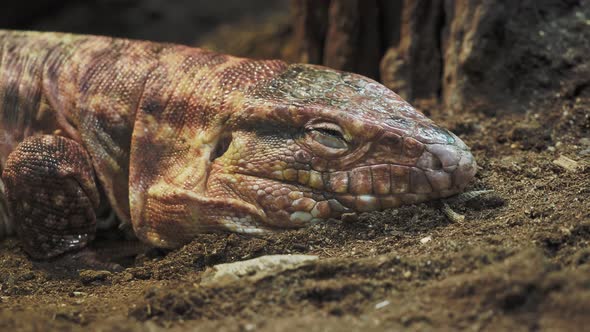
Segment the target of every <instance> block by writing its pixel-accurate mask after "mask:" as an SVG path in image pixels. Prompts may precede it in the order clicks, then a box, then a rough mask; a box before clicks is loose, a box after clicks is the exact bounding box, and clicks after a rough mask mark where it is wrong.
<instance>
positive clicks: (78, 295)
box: [70, 291, 88, 297]
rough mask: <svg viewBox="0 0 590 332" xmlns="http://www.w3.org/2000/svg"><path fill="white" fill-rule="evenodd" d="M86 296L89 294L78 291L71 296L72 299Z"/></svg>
mask: <svg viewBox="0 0 590 332" xmlns="http://www.w3.org/2000/svg"><path fill="white" fill-rule="evenodd" d="M86 295H88V294H86V293H85V292H76V291H74V292H72V293H71V294H70V296H72V297H84V296H86Z"/></svg>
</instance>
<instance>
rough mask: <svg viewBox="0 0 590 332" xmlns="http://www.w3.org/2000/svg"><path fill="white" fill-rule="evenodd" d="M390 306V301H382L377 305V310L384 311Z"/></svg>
mask: <svg viewBox="0 0 590 332" xmlns="http://www.w3.org/2000/svg"><path fill="white" fill-rule="evenodd" d="M388 305H389V301H387V300H385V301H381V302H379V303H377V304H375V309H377V310H379V309H383V308H385V307H387V306H388Z"/></svg>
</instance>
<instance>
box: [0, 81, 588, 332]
mask: <svg viewBox="0 0 590 332" xmlns="http://www.w3.org/2000/svg"><path fill="white" fill-rule="evenodd" d="M572 91H573V92H571V93H565V94H564V93H559V91H553V92H551V93H545V92H544V93H543V94H539V98H537V100H536V101H535V102H533V103H530V104H527V105H522V107H523V108H524V109H525V111H524V112H518V113H513V112H502V110H498V111H497V112H494V114H489V112H482V113H477V112H470V113H468V114H449V113H447V112H445V111H444V110H443V108H442V107H439V106H432V104H428V103H423V104H421V105H418V106H420V107H421V108H422V109H423V110H424V111H425V112H426V113H427V114H428V115H429V116H430V117H431V118H433V119H434V120H435V121H436V122H438V123H439V124H441V125H443V126H444V127H447V128H449V129H450V130H451V131H453V132H454V133H456V134H457V135H459V136H460V137H461V138H462V139H463V140H464V141H465V142H466V143H467V144H468V145H469V146H470V147H471V148H472V151H473V153H474V155H475V157H476V160H477V162H478V164H479V171H478V174H477V176H476V180H475V181H474V183H473V185H472V186H471V187H470V188H469V189H474V190H481V189H489V190H493V191H494V192H493V193H490V194H487V195H485V196H481V197H479V198H476V199H474V200H472V201H469V202H466V203H459V204H455V205H452V208H453V209H454V210H455V211H456V212H458V213H461V214H463V215H464V216H465V220H464V221H461V222H452V221H450V220H449V219H448V218H447V217H446V216H445V215H444V214H443V213H442V212H441V210H440V206H441V203H440V202H432V203H428V204H420V205H416V206H407V207H403V208H400V209H395V210H388V211H384V212H378V213H367V214H363V215H361V216H360V218H359V220H357V221H347V222H343V221H337V220H333V221H330V222H328V223H325V224H322V225H315V226H313V227H310V228H307V229H301V230H296V231H288V232H283V233H278V234H274V235H271V236H265V237H262V238H252V237H246V236H240V235H235V234H204V235H202V236H199V237H198V238H196V239H195V240H194V241H193V242H192V243H191V244H189V245H186V246H185V247H183V248H180V249H178V250H175V251H171V252H162V251H158V250H154V249H147V248H142V247H139V246H137V245H134V244H133V243H128V242H124V241H118V240H116V239H110V238H109V239H106V238H105V239H102V241H98V242H97V243H96V245H95V246H96V249H97V250H98V251H99V252H100V253H101V254H102V255H103V256H105V257H111V259H113V260H114V261H117V262H118V263H120V264H122V265H123V266H125V269H124V270H123V271H122V272H117V273H111V272H105V271H95V270H87V269H84V268H82V267H78V266H75V265H72V264H62V263H61V262H59V261H57V262H32V261H31V260H30V259H29V258H28V257H27V256H26V254H24V252H23V251H22V250H21V248H20V246H19V244H18V242H17V241H15V240H12V239H9V240H5V241H3V242H1V243H0V330H7V331H8V330H14V331H37V330H43V331H46V330H60V331H78V330H80V331H81V330H89V329H90V330H96V331H146V330H147V331H160V330H172V331H175V330H202V331H254V330H257V331H275V330H293V331H340V330H358V331H360V330H362V331H372V330H383V329H407V330H415V331H419V330H449V329H452V330H462V329H466V330H486V331H491V330H511V331H520V330H527V331H529V330H533V331H536V330H563V331H573V330H582V329H583V328H584V327H587V326H589V324H590V246H589V244H590V162H589V160H590V139H589V138H590V86H589V85H588V84H585V85H580V86H579V87H577V88H576V89H574V90H572ZM560 156H565V157H567V158H570V159H572V160H574V161H575V162H576V164H575V165H577V167H563V166H560V165H558V164H556V163H555V162H554V161H555V160H557V159H558V158H559V157H560ZM295 253H297V254H314V255H319V257H320V259H319V260H318V261H316V262H314V263H312V264H308V265H305V266H303V267H300V268H298V269H294V270H289V271H284V272H280V273H277V274H273V275H269V276H267V277H265V278H262V279H259V280H256V281H251V280H240V281H233V282H222V283H217V284H212V285H202V284H201V283H200V281H201V277H202V275H203V271H205V269H207V268H208V267H210V266H213V265H215V264H219V263H225V262H235V261H240V260H245V259H250V258H254V257H258V256H262V255H268V254H295Z"/></svg>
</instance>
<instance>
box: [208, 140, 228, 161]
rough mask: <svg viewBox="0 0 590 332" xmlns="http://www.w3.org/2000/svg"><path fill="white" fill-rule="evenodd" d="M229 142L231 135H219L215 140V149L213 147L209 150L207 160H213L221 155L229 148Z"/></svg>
mask: <svg viewBox="0 0 590 332" xmlns="http://www.w3.org/2000/svg"><path fill="white" fill-rule="evenodd" d="M230 144H231V135H223V136H221V138H219V140H218V141H217V145H216V146H215V149H213V151H212V152H211V156H210V158H209V160H210V161H214V160H215V159H217V158H219V157H221V156H223V154H224V153H225V152H226V151H227V149H228V148H229V145H230Z"/></svg>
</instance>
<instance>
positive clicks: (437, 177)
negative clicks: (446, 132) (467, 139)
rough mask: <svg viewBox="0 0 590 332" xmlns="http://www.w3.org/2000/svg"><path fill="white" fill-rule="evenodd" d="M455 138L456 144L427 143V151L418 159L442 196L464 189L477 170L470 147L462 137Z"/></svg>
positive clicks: (433, 185)
mask: <svg viewBox="0 0 590 332" xmlns="http://www.w3.org/2000/svg"><path fill="white" fill-rule="evenodd" d="M453 136H454V135H453ZM454 138H455V143H454V144H427V145H426V152H425V153H424V154H423V156H422V157H421V158H420V160H419V161H418V166H419V167H420V168H422V169H423V170H424V172H425V173H426V175H427V176H428V179H429V181H430V183H431V185H432V187H433V188H434V189H435V190H436V189H438V190H439V191H440V192H441V194H442V196H450V195H452V194H455V193H458V192H461V191H463V190H464V189H465V187H466V186H467V185H468V184H469V183H470V182H471V180H473V178H474V176H475V173H476V171H477V163H476V162H475V158H474V157H473V155H472V154H471V151H469V148H467V146H466V145H465V144H464V143H463V141H461V139H460V138H458V137H456V136H454Z"/></svg>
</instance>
